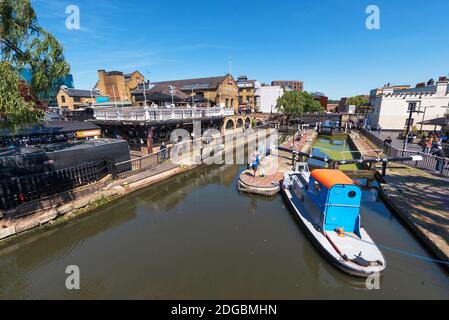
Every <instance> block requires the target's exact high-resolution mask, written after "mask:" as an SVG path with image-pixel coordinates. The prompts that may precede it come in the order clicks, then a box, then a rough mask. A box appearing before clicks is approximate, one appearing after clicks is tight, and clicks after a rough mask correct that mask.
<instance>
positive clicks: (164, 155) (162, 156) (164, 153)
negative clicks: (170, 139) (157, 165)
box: [161, 142, 167, 161]
mask: <svg viewBox="0 0 449 320" xmlns="http://www.w3.org/2000/svg"><path fill="white" fill-rule="evenodd" d="M166 152H167V146H166V145H165V142H162V144H161V158H162V159H161V160H162V161H165V160H166V159H167V153H166Z"/></svg>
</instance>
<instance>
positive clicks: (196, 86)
mask: <svg viewBox="0 0 449 320" xmlns="http://www.w3.org/2000/svg"><path fill="white" fill-rule="evenodd" d="M198 86H199V84H198V83H197V84H196V85H195V86H194V87H193V88H192V108H193V106H194V104H195V102H194V95H193V91H194V90H195V89H196V88H198Z"/></svg>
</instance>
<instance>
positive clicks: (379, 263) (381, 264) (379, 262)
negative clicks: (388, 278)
mask: <svg viewBox="0 0 449 320" xmlns="http://www.w3.org/2000/svg"><path fill="white" fill-rule="evenodd" d="M376 262H377V264H378V265H380V266H383V265H384V263H383V262H382V261H380V260H376Z"/></svg>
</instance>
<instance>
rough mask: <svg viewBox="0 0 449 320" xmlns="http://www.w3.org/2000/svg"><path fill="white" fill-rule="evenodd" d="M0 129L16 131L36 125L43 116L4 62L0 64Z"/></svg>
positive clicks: (13, 71)
mask: <svg viewBox="0 0 449 320" xmlns="http://www.w3.org/2000/svg"><path fill="white" fill-rule="evenodd" d="M0 75H1V77H0V127H1V128H7V129H13V130H15V129H17V128H18V127H20V126H22V125H24V124H29V123H36V122H38V121H39V119H40V118H41V117H42V116H43V110H42V109H41V108H39V107H38V106H37V105H36V102H35V101H34V100H35V99H33V97H32V95H31V94H30V93H29V92H26V90H28V88H27V86H26V85H25V84H24V83H23V82H22V83H21V81H20V78H19V75H18V74H17V72H15V70H14V69H13V68H12V66H11V64H10V63H9V62H6V61H2V62H0Z"/></svg>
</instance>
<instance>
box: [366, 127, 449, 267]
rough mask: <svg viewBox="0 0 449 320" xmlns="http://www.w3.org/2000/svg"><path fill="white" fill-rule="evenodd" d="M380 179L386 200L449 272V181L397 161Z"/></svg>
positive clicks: (382, 193) (367, 140) (372, 143)
mask: <svg viewBox="0 0 449 320" xmlns="http://www.w3.org/2000/svg"><path fill="white" fill-rule="evenodd" d="M359 137H360V141H361V142H362V143H364V144H365V145H366V146H374V145H375V144H374V142H372V141H370V140H369V138H368V137H366V136H363V135H359ZM379 180H380V182H381V184H380V191H379V192H380V196H381V198H382V199H383V201H385V203H387V204H388V206H389V207H390V208H391V211H392V212H393V213H394V214H395V215H396V216H397V217H398V218H399V219H400V220H401V221H402V222H403V223H404V225H405V226H407V227H408V228H409V229H410V231H411V232H412V233H413V234H414V236H415V237H416V238H417V239H418V240H419V241H420V242H421V243H422V244H423V245H424V246H425V247H426V249H427V250H428V251H429V252H430V253H431V254H432V257H433V258H434V259H437V260H440V261H441V263H440V265H441V267H442V268H443V269H444V270H446V272H448V273H449V216H448V212H449V179H447V178H444V177H438V176H436V175H434V174H432V173H430V172H427V171H425V170H421V169H417V168H412V167H410V166H407V165H404V164H401V163H394V162H393V163H390V164H389V166H388V169H387V171H386V175H385V177H381V178H380V179H379Z"/></svg>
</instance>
